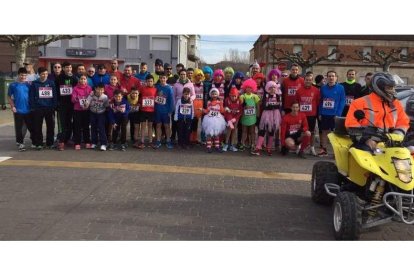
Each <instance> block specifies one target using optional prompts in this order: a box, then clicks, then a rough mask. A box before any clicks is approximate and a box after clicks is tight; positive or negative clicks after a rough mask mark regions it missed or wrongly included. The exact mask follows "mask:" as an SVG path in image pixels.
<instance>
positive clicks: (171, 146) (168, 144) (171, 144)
mask: <svg viewBox="0 0 414 276" xmlns="http://www.w3.org/2000/svg"><path fill="white" fill-rule="evenodd" d="M167 148H168V149H173V148H174V145H173V143H172V142H171V141H170V142H167Z"/></svg>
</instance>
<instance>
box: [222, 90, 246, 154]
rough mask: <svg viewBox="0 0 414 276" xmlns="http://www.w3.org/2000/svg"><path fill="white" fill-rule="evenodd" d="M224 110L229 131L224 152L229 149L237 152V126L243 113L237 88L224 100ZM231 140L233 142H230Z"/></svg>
mask: <svg viewBox="0 0 414 276" xmlns="http://www.w3.org/2000/svg"><path fill="white" fill-rule="evenodd" d="M224 110H225V112H224V118H225V120H226V122H227V131H226V138H225V141H224V145H223V151H227V149H229V150H230V151H237V148H236V145H237V125H238V123H239V120H240V117H241V115H242V113H243V105H242V104H241V101H240V100H239V90H238V89H237V88H236V87H232V88H231V89H230V93H229V96H228V97H227V98H226V99H225V100H224ZM230 138H231V140H230V141H229V139H230ZM229 144H230V148H229Z"/></svg>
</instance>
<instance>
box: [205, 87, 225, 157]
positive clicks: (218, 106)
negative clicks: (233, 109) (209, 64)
mask: <svg viewBox="0 0 414 276" xmlns="http://www.w3.org/2000/svg"><path fill="white" fill-rule="evenodd" d="M209 94H210V98H211V100H210V101H208V102H207V108H206V109H203V112H204V113H205V114H206V115H205V116H204V118H203V123H202V128H203V131H204V133H205V134H206V136H207V152H208V153H211V152H212V149H211V144H212V141H213V139H214V147H215V148H216V150H217V151H218V152H221V149H220V135H221V134H222V133H223V132H224V130H225V129H226V121H225V120H224V117H223V115H222V113H223V112H224V108H223V102H222V101H220V99H219V90H218V89H217V88H212V89H211V90H210V93H209Z"/></svg>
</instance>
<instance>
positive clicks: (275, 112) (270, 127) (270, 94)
mask: <svg viewBox="0 0 414 276" xmlns="http://www.w3.org/2000/svg"><path fill="white" fill-rule="evenodd" d="M266 92H267V93H265V95H264V97H263V100H262V106H261V107H262V108H261V109H262V110H263V112H262V116H261V119H260V124H259V137H258V139H257V144H256V149H255V150H254V151H252V152H251V153H252V154H255V155H260V151H261V150H262V145H263V142H264V136H265V134H266V132H267V148H266V150H267V154H268V155H269V156H270V155H272V143H273V135H274V133H275V131H277V130H278V129H279V127H280V122H281V115H280V108H281V106H282V104H281V101H282V92H281V91H280V88H279V85H278V84H277V83H275V82H274V81H269V82H267V84H266Z"/></svg>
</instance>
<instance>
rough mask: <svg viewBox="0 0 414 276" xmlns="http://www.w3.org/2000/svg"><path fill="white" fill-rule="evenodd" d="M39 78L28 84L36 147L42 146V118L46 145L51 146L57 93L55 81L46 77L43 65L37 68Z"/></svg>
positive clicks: (46, 73) (40, 147)
mask: <svg viewBox="0 0 414 276" xmlns="http://www.w3.org/2000/svg"><path fill="white" fill-rule="evenodd" d="M37 72H38V74H39V78H38V79H37V80H35V81H33V82H32V85H31V86H30V94H29V105H30V109H31V110H32V112H33V131H34V137H33V138H34V139H33V140H34V145H35V146H36V148H37V149H42V147H43V133H42V126H43V120H45V121H46V147H47V148H50V149H51V148H53V139H54V136H55V109H56V107H57V93H58V91H57V90H56V86H55V82H54V81H51V80H49V79H48V72H47V69H46V68H45V67H39V69H37Z"/></svg>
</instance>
